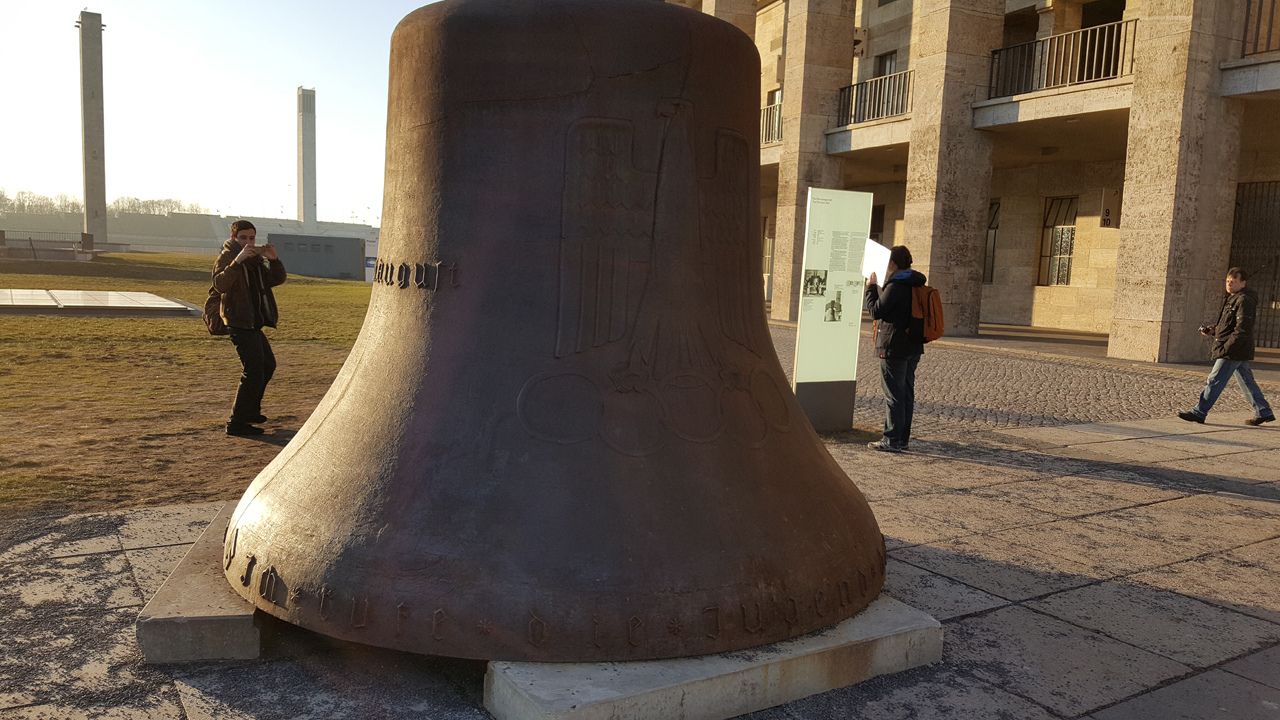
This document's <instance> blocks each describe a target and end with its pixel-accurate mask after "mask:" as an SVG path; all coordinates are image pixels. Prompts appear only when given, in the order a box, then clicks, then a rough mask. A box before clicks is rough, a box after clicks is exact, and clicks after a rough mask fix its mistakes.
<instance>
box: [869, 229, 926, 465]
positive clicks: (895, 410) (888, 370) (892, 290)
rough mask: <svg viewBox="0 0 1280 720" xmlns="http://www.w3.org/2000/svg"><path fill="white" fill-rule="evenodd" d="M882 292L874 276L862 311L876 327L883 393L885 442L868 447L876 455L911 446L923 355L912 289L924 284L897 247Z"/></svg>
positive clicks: (902, 247) (907, 255)
mask: <svg viewBox="0 0 1280 720" xmlns="http://www.w3.org/2000/svg"><path fill="white" fill-rule="evenodd" d="M885 274H886V277H885V283H884V288H880V287H879V286H878V285H877V284H876V275H875V273H871V277H870V278H868V281H867V290H866V298H865V301H864V305H865V307H866V309H867V312H868V313H870V314H871V318H872V320H873V321H874V323H875V338H876V355H878V356H879V357H880V382H881V385H882V387H883V389H884V402H885V412H884V437H882V438H881V439H879V440H877V441H875V442H871V443H867V447H869V448H871V449H872V450H880V451H882V452H902V451H903V450H906V449H907V446H908V445H909V444H910V442H911V415H912V412H913V410H914V409H915V403H916V366H917V365H918V364H920V356H921V355H923V354H924V332H923V328H912V319H911V289H912V288H915V287H919V286H921V285H924V284H925V277H924V275H923V274H921V273H919V272H916V271H915V270H912V269H911V251H910V250H908V249H907V247H906V246H905V245H897V246H895V247H893V249H891V250H890V251H889V267H888V270H887V271H886V273H885Z"/></svg>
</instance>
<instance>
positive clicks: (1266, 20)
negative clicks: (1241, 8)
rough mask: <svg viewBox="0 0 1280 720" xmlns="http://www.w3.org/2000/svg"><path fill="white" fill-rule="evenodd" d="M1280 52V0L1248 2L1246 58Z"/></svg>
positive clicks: (1245, 31)
mask: <svg viewBox="0 0 1280 720" xmlns="http://www.w3.org/2000/svg"><path fill="white" fill-rule="evenodd" d="M1277 50H1280V0H1248V4H1247V5H1246V9H1245V20H1244V41H1243V44H1242V47H1241V48H1240V54H1241V55H1242V56H1244V57H1249V56H1250V55H1258V54H1260V53H1266V52H1275V51H1277Z"/></svg>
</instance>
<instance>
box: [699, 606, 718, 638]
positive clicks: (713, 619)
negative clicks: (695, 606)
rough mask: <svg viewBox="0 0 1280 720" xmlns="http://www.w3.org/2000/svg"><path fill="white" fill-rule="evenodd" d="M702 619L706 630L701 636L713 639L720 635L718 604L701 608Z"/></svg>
mask: <svg viewBox="0 0 1280 720" xmlns="http://www.w3.org/2000/svg"><path fill="white" fill-rule="evenodd" d="M702 620H703V622H704V623H706V627H707V631H706V633H705V634H704V635H703V637H705V638H707V639H708V640H715V639H717V638H719V637H720V606H719V605H712V606H711V607H705V608H702Z"/></svg>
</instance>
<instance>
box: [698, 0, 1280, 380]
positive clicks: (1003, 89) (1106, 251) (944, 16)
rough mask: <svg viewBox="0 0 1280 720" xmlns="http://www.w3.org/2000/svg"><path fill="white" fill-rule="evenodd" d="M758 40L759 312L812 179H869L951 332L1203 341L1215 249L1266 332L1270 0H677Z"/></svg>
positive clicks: (781, 277) (1277, 285)
mask: <svg viewBox="0 0 1280 720" xmlns="http://www.w3.org/2000/svg"><path fill="white" fill-rule="evenodd" d="M681 4H684V5H688V6H691V7H693V8H695V9H698V10H701V11H702V12H706V13H708V14H713V15H715V16H717V17H721V18H723V19H725V20H728V21H729V22H732V23H734V24H736V25H737V26H738V27H740V28H741V29H743V30H744V31H745V32H747V33H749V34H751V35H752V36H753V37H754V39H755V42H756V46H757V47H758V49H759V51H760V57H761V75H760V80H761V87H760V105H761V137H760V142H761V156H760V163H761V195H762V201H761V215H762V217H761V218H760V233H761V237H762V240H763V248H764V269H765V273H766V277H765V283H766V287H767V288H768V296H769V297H770V299H771V313H772V316H773V317H774V318H777V319H784V320H786V319H794V318H795V316H796V308H797V303H798V298H799V290H800V288H799V283H798V278H799V277H800V274H801V268H800V264H799V263H800V259H801V257H800V256H801V253H802V251H803V240H804V227H803V225H804V210H805V199H806V195H807V192H808V189H809V188H810V187H822V188H837V189H848V190H863V191H867V192H872V193H874V194H875V205H874V207H875V209H874V217H873V220H872V233H873V235H875V236H876V237H878V239H879V240H880V241H881V242H883V243H885V244H899V243H902V244H907V245H909V246H910V247H911V248H912V251H913V253H914V254H915V257H916V260H917V263H916V264H917V266H918V267H919V268H920V269H921V270H922V271H924V272H926V273H927V274H928V275H929V277H930V284H932V285H935V286H936V287H938V288H939V290H940V291H941V292H942V294H943V298H944V300H945V302H946V311H947V321H948V326H949V327H948V332H950V333H952V334H957V335H963V334H973V333H975V332H976V331H977V328H978V323H979V322H984V323H1007V324H1015V325H1030V326H1039V327H1047V328H1061V329H1070V330H1077V331H1087V332H1097V333H1106V334H1108V335H1109V341H1108V354H1109V355H1111V356H1112V357H1117V358H1128V359H1136V360H1147V361H1161V362H1176V361H1184V360H1198V359H1203V357H1204V353H1205V347H1204V344H1203V343H1202V341H1201V340H1200V339H1199V336H1198V335H1197V332H1196V328H1197V326H1199V325H1200V324H1202V323H1204V322H1205V321H1208V320H1212V319H1215V318H1216V308H1217V304H1218V302H1219V301H1220V299H1221V292H1222V289H1221V288H1222V278H1223V276H1224V274H1225V271H1226V269H1227V268H1228V267H1230V266H1231V265H1241V266H1244V267H1246V268H1249V269H1250V270H1251V271H1252V272H1253V273H1254V276H1253V279H1252V280H1251V281H1250V286H1251V287H1253V288H1255V289H1256V290H1257V291H1258V292H1259V294H1260V295H1261V300H1262V308H1261V315H1260V318H1259V336H1260V337H1259V340H1260V343H1259V344H1260V345H1262V346H1269V347H1280V133H1277V132H1275V130H1274V124H1275V122H1276V118H1280V0H1233V1H1231V2H1226V1H1224V0H1161V1H1159V2H1156V1H1155V0H1127V2H1126V0H1093V1H1092V2H1082V1H1080V0H953V1H948V0H774V1H772V2H769V1H762V2H755V1H754V0H681Z"/></svg>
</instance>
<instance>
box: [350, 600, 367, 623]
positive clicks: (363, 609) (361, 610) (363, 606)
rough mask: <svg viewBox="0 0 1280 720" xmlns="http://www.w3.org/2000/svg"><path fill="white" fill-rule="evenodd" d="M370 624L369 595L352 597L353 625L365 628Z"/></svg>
mask: <svg viewBox="0 0 1280 720" xmlns="http://www.w3.org/2000/svg"><path fill="white" fill-rule="evenodd" d="M368 624H369V596H368V595H359V596H356V595H353V596H352V597H351V627H353V628H363V627H366V626H368Z"/></svg>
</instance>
